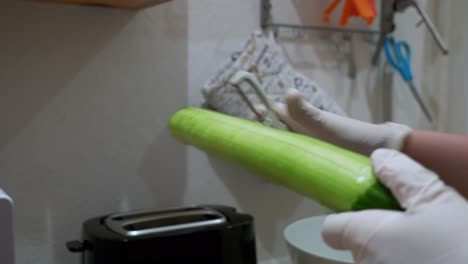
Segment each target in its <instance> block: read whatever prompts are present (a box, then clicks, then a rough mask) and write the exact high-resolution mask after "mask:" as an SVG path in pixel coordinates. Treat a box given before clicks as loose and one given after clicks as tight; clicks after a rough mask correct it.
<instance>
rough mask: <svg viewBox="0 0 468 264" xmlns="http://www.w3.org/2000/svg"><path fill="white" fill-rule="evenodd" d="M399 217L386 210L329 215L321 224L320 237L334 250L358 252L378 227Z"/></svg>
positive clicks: (399, 213) (395, 212)
mask: <svg viewBox="0 0 468 264" xmlns="http://www.w3.org/2000/svg"><path fill="white" fill-rule="evenodd" d="M400 215H401V212H397V211H387V210H366V211H359V212H348V213H340V214H334V215H329V216H327V218H326V219H325V222H324V223H323V227H322V237H323V239H324V241H325V242H326V243H327V244H328V245H329V246H330V247H332V248H334V249H338V250H351V251H353V252H360V251H361V249H362V248H363V247H365V246H366V244H367V242H368V241H369V239H370V238H371V237H372V236H373V234H375V232H377V231H378V230H379V229H380V227H382V226H383V225H384V224H385V223H387V221H391V220H392V219H394V217H398V216H400ZM354 257H355V258H356V257H358V256H354Z"/></svg>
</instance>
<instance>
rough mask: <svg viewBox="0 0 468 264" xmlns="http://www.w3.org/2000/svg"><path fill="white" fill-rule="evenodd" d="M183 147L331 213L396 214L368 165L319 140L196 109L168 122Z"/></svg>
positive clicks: (394, 204)
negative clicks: (382, 211) (230, 164)
mask: <svg viewBox="0 0 468 264" xmlns="http://www.w3.org/2000/svg"><path fill="white" fill-rule="evenodd" d="M169 127H170V130H171V133H172V135H173V136H174V137H175V138H176V139H178V140H179V141H181V142H182V143H184V144H188V145H193V146H195V147H197V148H199V149H200V150H202V151H205V152H206V153H208V154H210V155H213V156H217V157H220V158H222V159H225V160H227V161H230V162H233V163H235V164H238V165H240V166H242V167H244V168H246V169H247V170H249V171H252V172H254V173H256V174H258V175H261V176H263V177H265V178H267V179H270V180H271V181H273V182H276V183H278V184H280V185H283V186H285V187H287V188H289V189H291V190H293V191H295V192H298V193H300V194H302V195H305V196H307V197H309V198H312V199H315V200H317V201H318V202H319V203H321V204H322V205H324V206H326V207H328V208H330V209H332V210H335V211H337V212H342V211H355V210H362V209H371V208H380V209H400V206H399V205H398V203H397V201H396V200H395V199H394V197H393V196H392V194H391V193H390V192H389V191H388V189H387V188H385V187H384V186H383V185H382V184H380V182H379V181H378V180H377V178H376V177H375V175H374V173H373V171H372V167H371V163H370V159H369V158H368V157H365V156H363V155H360V154H357V153H354V152H351V151H348V150H346V149H343V148H340V147H337V146H335V145H332V144H329V143H326V142H323V141H320V140H318V139H315V138H312V137H307V136H303V135H300V134H296V133H293V132H289V131H282V130H278V129H274V128H270V127H267V126H265V125H262V124H259V123H256V122H252V121H249V120H245V119H241V118H236V117H232V116H228V115H225V114H221V113H217V112H214V111H210V110H204V109H200V108H185V109H182V110H179V111H178V112H176V113H175V114H174V115H173V116H172V118H171V119H170V121H169Z"/></svg>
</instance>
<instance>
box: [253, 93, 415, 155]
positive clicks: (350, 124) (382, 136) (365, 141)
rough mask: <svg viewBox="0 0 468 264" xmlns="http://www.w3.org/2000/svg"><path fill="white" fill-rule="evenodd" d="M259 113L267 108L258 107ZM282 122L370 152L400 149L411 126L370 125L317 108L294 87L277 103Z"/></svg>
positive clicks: (320, 137)
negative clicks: (282, 102) (284, 100)
mask: <svg viewBox="0 0 468 264" xmlns="http://www.w3.org/2000/svg"><path fill="white" fill-rule="evenodd" d="M257 108H258V112H260V113H262V114H265V113H266V110H265V108H262V107H257ZM275 112H276V113H277V114H278V116H279V118H280V119H281V121H283V122H284V123H286V125H288V127H289V128H290V129H291V130H292V131H295V132H297V133H301V134H305V135H309V136H312V137H315V138H318V139H321V140H323V141H327V142H329V143H332V144H335V145H338V146H340V147H343V148H346V149H349V150H352V151H355V152H358V153H361V154H363V155H366V156H368V155H370V154H371V153H372V151H374V150H376V149H378V148H391V149H396V150H401V148H402V147H403V142H404V139H405V137H406V136H407V135H408V134H409V132H410V131H411V129H410V128H409V127H406V126H404V125H400V124H396V123H383V124H370V123H366V122H362V121H358V120H355V119H351V118H347V117H343V116H339V115H336V114H333V113H329V112H326V111H322V110H320V109H317V108H315V107H314V106H312V105H310V104H309V103H307V102H305V101H304V100H303V99H302V96H301V95H300V94H299V92H298V91H297V90H295V89H290V90H289V91H288V95H287V105H284V104H276V106H275Z"/></svg>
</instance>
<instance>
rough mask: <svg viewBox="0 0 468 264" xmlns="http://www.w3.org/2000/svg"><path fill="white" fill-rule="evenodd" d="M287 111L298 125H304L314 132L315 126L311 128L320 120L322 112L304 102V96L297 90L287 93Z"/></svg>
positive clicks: (290, 90)
mask: <svg viewBox="0 0 468 264" xmlns="http://www.w3.org/2000/svg"><path fill="white" fill-rule="evenodd" d="M286 100H287V106H288V107H287V109H288V112H289V115H290V117H291V118H292V119H293V120H294V121H296V122H297V123H300V124H303V125H304V126H305V127H306V128H308V129H311V130H313V129H314V128H315V126H313V124H312V127H311V126H310V125H311V124H310V123H311V122H312V123H315V122H317V121H319V120H320V115H321V112H322V111H321V110H320V109H318V108H315V107H314V106H312V105H311V104H309V103H307V102H305V101H304V99H303V98H302V95H301V94H300V93H299V92H298V91H297V90H295V89H289V90H288V93H287V98H286Z"/></svg>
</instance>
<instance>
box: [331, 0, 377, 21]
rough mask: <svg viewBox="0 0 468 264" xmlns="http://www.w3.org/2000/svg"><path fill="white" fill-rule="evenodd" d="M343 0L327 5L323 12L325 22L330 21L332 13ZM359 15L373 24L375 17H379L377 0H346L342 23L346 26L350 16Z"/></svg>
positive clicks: (334, 0)
mask: <svg viewBox="0 0 468 264" xmlns="http://www.w3.org/2000/svg"><path fill="white" fill-rule="evenodd" d="M340 1H341V0H333V2H332V3H331V4H330V5H329V6H328V7H327V9H326V10H325V12H324V13H323V21H324V22H325V23H329V22H330V14H331V13H332V12H333V10H335V9H336V7H337V6H338V4H339V3H340ZM354 16H359V17H361V18H362V19H364V21H366V22H367V24H369V25H370V24H372V22H373V21H374V19H375V18H376V17H377V9H376V7H375V0H346V3H345V6H344V8H343V14H342V15H341V20H340V25H341V26H342V27H345V26H347V25H348V20H349V18H350V17H354Z"/></svg>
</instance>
